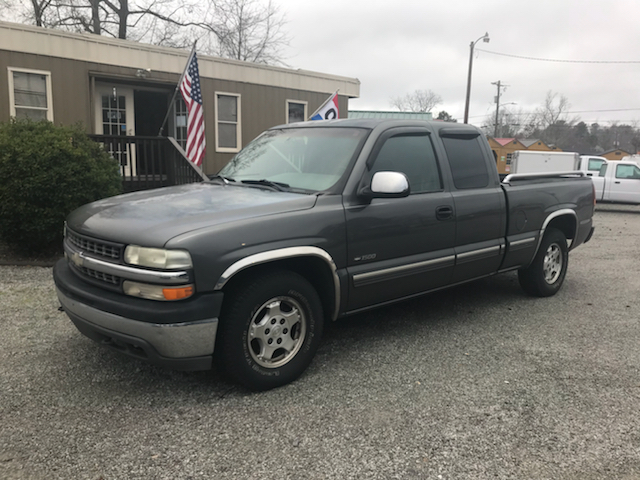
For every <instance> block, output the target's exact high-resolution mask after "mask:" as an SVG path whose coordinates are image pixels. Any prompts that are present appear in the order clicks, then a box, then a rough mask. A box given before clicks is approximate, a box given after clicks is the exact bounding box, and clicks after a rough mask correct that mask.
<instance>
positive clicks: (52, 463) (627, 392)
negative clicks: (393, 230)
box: [0, 205, 640, 480]
mask: <svg viewBox="0 0 640 480" xmlns="http://www.w3.org/2000/svg"><path fill="white" fill-rule="evenodd" d="M595 224H596V232H595V234H594V236H593V239H592V240H591V242H590V243H588V244H586V245H584V246H581V247H580V248H578V249H577V250H576V251H574V252H572V253H571V254H570V261H569V273H568V275H567V278H566V281H565V284H564V287H563V289H562V290H561V291H560V293H558V294H557V295H556V296H555V297H551V298H547V299H537V298H531V297H527V296H526V295H524V294H523V293H522V292H521V290H520V288H519V286H518V281H517V275H516V274H515V273H509V274H504V275H499V276H495V277H492V278H488V279H484V280H481V281H478V282H475V283H472V284H468V285H465V286H462V287H458V288H455V289H452V290H448V291H445V292H439V293H437V294H433V295H428V296H425V297H422V298H420V299H417V300H412V301H409V302H405V303H400V304H396V305H393V306H389V307H385V308H382V309H378V310H375V311H372V312H369V313H365V314H360V315H358V316H354V317H351V318H349V319H346V320H343V321H341V322H339V323H336V324H333V325H331V326H330V327H329V328H328V329H327V331H326V335H325V338H324V341H323V344H322V346H321V348H320V351H319V353H318V355H317V357H316V359H315V361H314V362H313V364H312V365H311V368H310V369H309V370H308V371H307V372H306V373H305V374H304V375H303V376H302V377H301V378H300V379H299V380H298V381H296V382H295V383H293V384H291V385H288V386H285V387H282V388H280V389H276V390H273V391H269V392H265V393H257V394H256V393H250V392H247V391H245V390H242V389H240V388H237V387H235V386H233V385H231V384H228V383H226V382H224V381H223V380H222V379H221V378H219V377H218V376H217V375H215V374H212V373H210V372H196V373H184V372H175V371H169V370H164V369H161V368H156V367H153V366H149V365H146V364H144V363H140V362H138V361H135V360H131V359H128V358H125V357H122V356H118V355H116V354H114V353H112V352H111V351H108V350H106V349H102V348H99V347H98V346H97V345H95V344H94V343H93V342H91V341H90V340H88V339H86V338H84V337H83V336H82V335H81V334H80V333H79V332H78V331H77V330H76V329H75V327H73V325H72V324H71V322H70V321H69V320H68V318H67V317H66V315H65V314H64V313H61V312H59V311H58V310H57V308H58V302H57V299H56V296H55V292H54V289H53V282H52V279H51V268H42V267H25V266H22V267H12V266H2V267H0V273H1V275H0V325H1V328H0V478H3V479H5V478H6V479H47V480H48V479H90V480H114V479H236V478H242V479H245V478H246V479H393V478H399V479H414V478H415V479H485V478H514V479H576V480H577V479H580V480H583V479H613V478H615V479H637V478H640V418H639V415H638V411H639V409H640V406H639V405H640V318H639V314H638V312H639V309H640V301H639V298H638V292H639V291H640V207H625V206H623V207H618V206H613V205H608V206H603V207H600V206H599V208H598V211H597V212H596V217H595Z"/></svg>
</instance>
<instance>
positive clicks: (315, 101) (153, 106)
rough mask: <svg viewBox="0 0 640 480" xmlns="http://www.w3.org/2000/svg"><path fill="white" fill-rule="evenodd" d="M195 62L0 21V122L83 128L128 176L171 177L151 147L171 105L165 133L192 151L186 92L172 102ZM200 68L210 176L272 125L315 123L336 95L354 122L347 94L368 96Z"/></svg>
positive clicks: (224, 67) (298, 80) (204, 63)
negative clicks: (39, 122)
mask: <svg viewBox="0 0 640 480" xmlns="http://www.w3.org/2000/svg"><path fill="white" fill-rule="evenodd" d="M188 56H189V52H188V51H186V50H180V49H174V48H165V47H158V46H152V45H145V44H140V43H135V42H131V41H126V40H117V39H111V38H107V37H102V36H97V35H90V34H74V33H68V32H64V31H59V30H47V29H43V28H38V27H33V26H27V25H20V24H13V23H6V22H0V122H7V121H9V119H10V118H11V117H31V118H36V119H47V120H50V121H52V122H54V123H56V124H74V123H77V122H82V123H83V124H84V126H85V128H86V130H87V132H88V133H90V134H93V135H96V136H98V137H96V139H101V141H104V143H105V144H106V145H109V148H110V151H111V152H112V153H113V154H114V156H115V157H117V158H118V159H119V160H120V163H121V165H122V166H123V175H132V176H133V175H135V176H137V177H140V178H141V177H142V176H144V175H145V174H146V175H147V178H150V177H158V175H160V176H162V175H165V174H166V172H165V171H164V170H162V169H161V168H160V167H158V165H157V163H158V159H159V158H160V156H161V155H158V154H155V153H149V152H152V150H148V149H147V147H148V146H149V145H150V146H153V145H154V142H155V141H157V140H158V133H159V130H160V126H161V124H162V122H163V119H164V117H165V115H166V113H167V111H168V110H169V109H170V107H173V108H172V109H171V113H170V115H169V119H168V122H167V124H166V127H165V128H164V130H163V135H162V137H164V139H165V140H167V138H166V137H170V139H171V140H172V141H171V145H180V146H182V147H184V144H185V141H186V109H185V105H184V102H182V99H181V98H180V95H178V99H177V100H176V102H175V105H173V106H171V105H169V103H170V102H171V98H172V97H173V94H174V91H175V89H176V86H177V83H178V81H179V79H180V77H181V74H182V72H183V70H184V68H185V64H186V62H187V58H188ZM198 62H199V70H200V79H201V89H202V96H203V110H204V117H205V132H206V143H207V147H206V148H207V150H206V158H205V161H204V164H203V170H204V172H205V173H207V174H211V173H215V172H217V171H218V170H219V169H220V168H221V167H222V166H223V165H225V164H226V163H227V162H228V160H229V159H230V158H231V157H232V156H233V155H234V154H235V153H236V152H238V151H239V150H240V149H241V148H242V147H243V146H244V145H246V144H247V143H248V142H249V141H250V140H252V139H253V138H254V137H256V136H257V135H258V134H260V133H261V132H262V131H264V130H265V129H267V128H270V127H272V126H274V125H279V124H284V123H289V122H294V121H301V120H306V119H308V117H309V115H310V114H311V113H313V111H314V110H316V108H318V107H319V106H320V105H321V104H322V103H323V102H324V101H325V100H327V98H328V97H329V96H330V95H331V94H333V93H334V92H335V91H336V90H338V91H339V99H338V103H339V109H340V117H346V116H347V110H348V101H349V98H355V97H358V96H359V94H360V82H359V80H357V79H354V78H347V77H340V76H336V75H329V74H324V73H316V72H310V71H304V70H292V69H286V68H279V67H272V66H266V65H258V64H252V63H247V62H240V61H235V60H228V59H222V58H217V57H211V56H206V55H200V54H198ZM125 139H127V140H126V141H125ZM142 139H145V142H146V143H144V144H142V143H140V142H141V141H142ZM166 144H168V143H167V142H165V145H166ZM149 148H151V147H149ZM163 148H164V147H163ZM172 148H174V147H172ZM143 150H144V151H143ZM178 151H179V149H178ZM145 152H147V153H145ZM143 161H144V162H147V163H146V164H144V165H143ZM149 162H151V163H149ZM153 162H156V163H155V164H154V165H155V166H154V165H152V164H153ZM156 167H157V168H156ZM158 169H160V170H158ZM156 170H157V171H156ZM161 170H162V171H161ZM158 172H159V173H158Z"/></svg>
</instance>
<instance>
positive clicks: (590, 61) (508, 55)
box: [476, 48, 640, 64]
mask: <svg viewBox="0 0 640 480" xmlns="http://www.w3.org/2000/svg"><path fill="white" fill-rule="evenodd" d="M476 51H478V52H484V53H490V54H491V55H499V56H501V57H511V58H520V59H521V60H535V61H537V62H555V63H599V64H602V63H608V64H637V63H640V60H559V59H554V58H538V57H525V56H523V55H511V54H509V53H499V52H492V51H490V50H484V49H481V48H476Z"/></svg>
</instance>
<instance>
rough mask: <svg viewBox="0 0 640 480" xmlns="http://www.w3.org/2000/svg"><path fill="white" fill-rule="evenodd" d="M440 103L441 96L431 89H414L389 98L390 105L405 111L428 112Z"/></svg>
mask: <svg viewBox="0 0 640 480" xmlns="http://www.w3.org/2000/svg"><path fill="white" fill-rule="evenodd" d="M441 103H442V97H441V96H440V95H438V94H437V93H433V92H432V91H431V90H416V91H415V92H413V93H408V94H406V95H405V96H404V97H393V98H391V99H390V104H391V106H392V107H395V108H397V109H398V110H400V111H405V112H430V111H431V110H433V109H434V108H435V107H436V106H437V105H439V104H441Z"/></svg>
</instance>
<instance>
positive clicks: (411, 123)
mask: <svg viewBox="0 0 640 480" xmlns="http://www.w3.org/2000/svg"><path fill="white" fill-rule="evenodd" d="M318 127H346V128H367V129H371V130H373V129H374V128H377V127H386V128H393V127H428V128H429V129H430V130H433V131H438V132H439V131H441V130H446V131H447V132H448V133H478V132H480V130H479V129H478V128H477V127H474V126H473V125H467V124H464V123H454V122H443V121H438V120H399V119H381V118H343V119H339V120H310V121H308V122H297V123H289V124H287V125H279V126H277V127H273V129H281V128H318Z"/></svg>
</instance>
